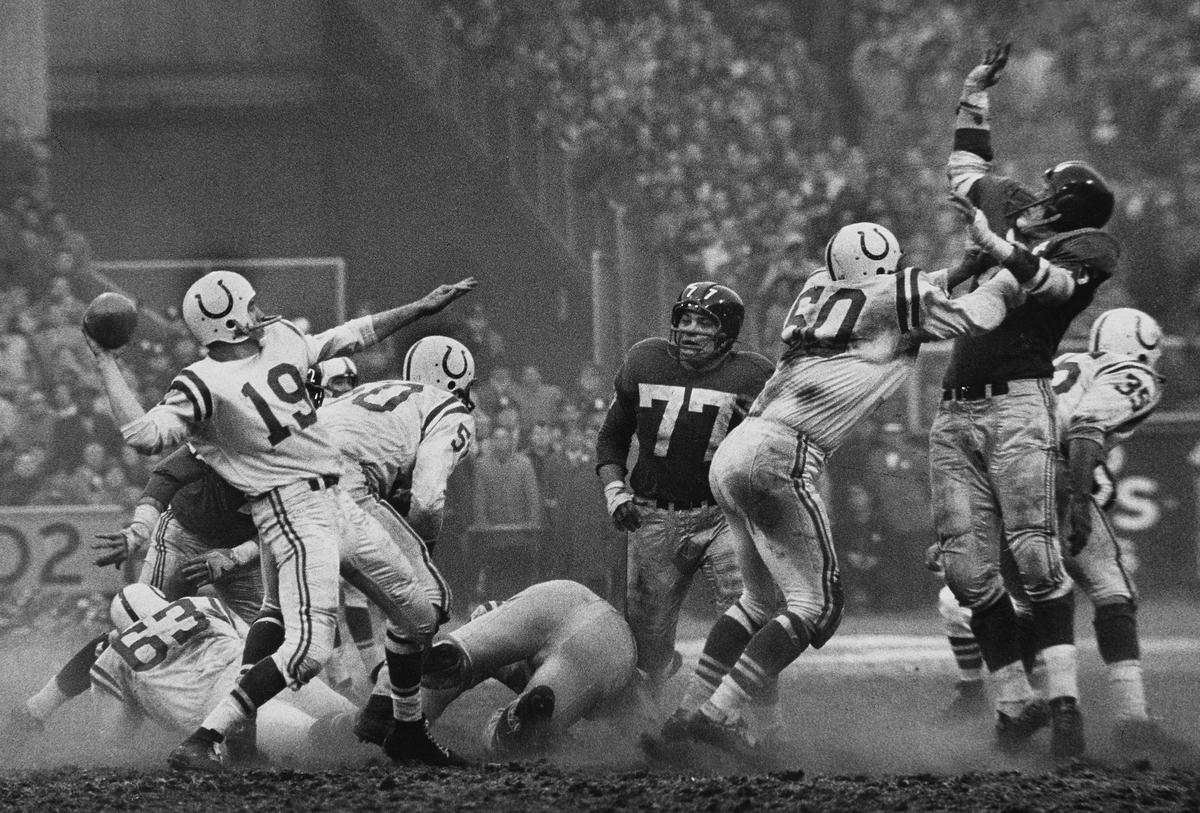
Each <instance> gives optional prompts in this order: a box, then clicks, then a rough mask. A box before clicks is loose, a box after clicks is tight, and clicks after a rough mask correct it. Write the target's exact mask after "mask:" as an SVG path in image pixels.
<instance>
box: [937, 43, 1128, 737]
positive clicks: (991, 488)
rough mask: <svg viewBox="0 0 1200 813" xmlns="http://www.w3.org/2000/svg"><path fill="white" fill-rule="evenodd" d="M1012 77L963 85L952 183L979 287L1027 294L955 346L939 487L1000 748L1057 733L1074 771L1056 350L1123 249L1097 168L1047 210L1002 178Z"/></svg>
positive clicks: (1069, 182) (991, 62)
mask: <svg viewBox="0 0 1200 813" xmlns="http://www.w3.org/2000/svg"><path fill="white" fill-rule="evenodd" d="M1007 61H1008V46H1007V45H1005V46H1003V47H1000V48H997V49H993V50H991V51H989V52H988V54H987V55H986V57H985V59H984V61H983V63H981V64H980V65H978V66H977V67H975V68H974V69H973V70H972V71H971V72H970V73H969V74H968V76H967V79H966V81H965V83H964V85H963V93H962V99H961V101H960V103H959V108H958V118H957V121H956V125H955V128H956V129H955V132H954V151H953V152H952V153H951V155H950V162H949V168H948V170H949V178H950V186H951V189H952V191H953V192H954V193H956V194H960V195H963V196H965V197H966V198H967V199H968V200H970V201H971V202H972V203H974V204H975V205H976V206H977V207H978V211H977V212H976V216H975V219H974V221H973V223H972V224H971V227H970V228H971V232H972V237H973V238H974V239H975V241H976V243H977V244H978V245H979V246H980V247H982V248H983V249H984V253H983V254H982V255H981V258H980V265H982V266H985V267H986V266H994V267H992V268H990V269H988V270H987V271H985V272H983V275H982V276H980V277H979V279H986V278H988V277H990V276H992V275H994V276H995V277H996V278H998V279H999V278H1009V279H1015V281H1016V282H1018V283H1020V284H1021V285H1022V288H1023V293H1022V297H1021V301H1020V303H1019V304H1018V305H1017V307H1015V308H1014V309H1013V310H1012V311H1011V313H1009V315H1008V316H1007V318H1005V320H1004V322H1003V323H1002V324H1001V325H1000V326H999V327H998V328H997V329H996V330H995V331H993V332H991V333H989V334H987V335H984V336H978V337H968V338H963V339H959V340H957V341H956V342H955V343H954V348H953V350H952V352H951V356H950V365H949V367H948V369H947V371H946V375H945V379H944V380H943V382H942V384H943V394H942V401H941V404H940V405H939V408H938V412H937V415H936V417H935V418H934V422H933V427H932V429H931V432H930V479H931V485H932V495H933V512H934V525H935V527H936V529H937V535H938V541H939V545H940V550H941V562H942V567H943V568H944V571H945V576H946V583H947V585H948V586H949V587H950V589H951V591H953V593H954V595H955V597H956V598H957V599H958V601H959V603H961V604H962V605H963V606H964V607H966V608H968V609H970V610H971V611H972V615H971V627H972V629H973V630H974V633H975V637H976V639H978V641H979V646H980V649H981V651H982V654H983V660H984V663H985V664H986V665H987V668H988V670H989V671H990V672H991V673H992V674H994V675H995V676H996V677H997V680H998V692H997V698H996V700H997V702H996V711H997V718H996V721H997V722H996V738H997V744H998V746H999V747H1000V748H1001V749H1003V750H1014V749H1017V748H1019V747H1021V745H1022V744H1023V743H1024V742H1025V741H1027V740H1028V739H1029V738H1030V737H1031V736H1032V735H1033V734H1034V732H1036V731H1037V730H1038V729H1039V728H1042V727H1043V726H1045V725H1046V724H1047V723H1052V725H1053V734H1052V738H1051V752H1052V753H1053V755H1055V756H1056V757H1064V758H1066V757H1073V756H1077V755H1079V754H1081V753H1082V752H1083V751H1084V739H1083V721H1082V717H1081V715H1080V711H1079V707H1078V705H1077V702H1076V698H1077V697H1078V687H1077V678H1076V673H1077V665H1076V661H1077V655H1076V649H1075V632H1074V604H1073V600H1072V594H1071V588H1072V584H1071V579H1070V577H1069V576H1068V575H1067V573H1066V571H1065V570H1064V568H1063V562H1062V555H1061V552H1060V548H1059V543H1058V538H1057V532H1056V527H1055V525H1056V517H1055V513H1056V509H1055V489H1054V479H1055V464H1056V454H1055V447H1056V445H1057V438H1056V437H1055V422H1054V398H1055V396H1054V392H1053V387H1052V383H1051V378H1052V376H1053V375H1054V357H1055V356H1056V355H1057V353H1058V344H1059V341H1060V340H1061V339H1062V337H1063V334H1064V333H1065V332H1066V330H1067V327H1068V326H1069V325H1070V323H1071V320H1073V319H1074V318H1075V317H1076V316H1077V315H1078V314H1079V313H1081V312H1082V311H1083V310H1084V309H1085V308H1086V307H1087V306H1088V305H1089V304H1091V302H1092V298H1093V296H1094V295H1095V292H1096V289H1097V287H1099V285H1100V284H1101V283H1103V282H1104V280H1106V279H1108V277H1109V276H1111V275H1112V273H1113V271H1114V269H1115V267H1116V262H1117V255H1118V248H1117V244H1116V242H1115V241H1114V240H1113V238H1112V237H1111V236H1109V235H1108V234H1106V233H1105V232H1103V231H1101V227H1103V226H1104V224H1105V223H1106V222H1107V220H1108V218H1109V215H1111V213H1112V210H1113V195H1112V192H1111V191H1110V190H1109V188H1108V186H1107V184H1106V183H1105V182H1104V179H1103V178H1101V177H1100V174H1099V173H1097V172H1096V171H1095V170H1094V169H1092V168H1091V167H1089V166H1087V165H1086V164H1084V163H1082V162H1078V161H1068V162H1065V163H1062V164H1058V165H1056V166H1054V167H1052V168H1051V169H1049V170H1047V172H1046V188H1045V189H1044V190H1043V192H1042V193H1041V194H1037V195H1035V194H1033V193H1031V192H1029V191H1027V190H1025V189H1023V188H1022V187H1021V186H1020V185H1019V184H1017V183H1016V182H1015V181H1013V180H1012V179H1011V178H1005V177H1001V176H997V175H994V174H993V173H992V171H991V160H992V157H993V152H992V144H991V135H990V124H989V120H988V93H987V88H988V87H990V86H991V85H993V84H994V83H995V82H996V80H997V78H998V77H999V75H1000V72H1001V71H1002V70H1003V68H1004V66H1005V64H1006V63H1007ZM1000 235H1005V237H1006V238H1007V239H1005V237H1001V236H1000ZM1002 573H1004V574H1005V575H1003V576H1002ZM1006 578H1007V579H1008V580H1009V581H1010V582H1013V584H1012V589H1013V590H1017V591H1020V592H1022V593H1023V594H1024V595H1025V596H1027V597H1028V599H1029V606H1030V612H1031V615H1032V623H1033V625H1034V627H1035V628H1036V630H1037V633H1036V634H1037V641H1038V645H1039V647H1040V649H1041V655H1042V657H1043V658H1044V660H1045V663H1046V672H1047V683H1048V694H1049V697H1050V702H1049V707H1048V706H1047V704H1046V703H1045V702H1044V701H1042V700H1041V699H1040V698H1038V697H1037V696H1036V694H1035V693H1034V691H1033V689H1032V688H1031V686H1030V684H1029V681H1028V679H1027V678H1026V675H1025V669H1024V666H1023V664H1022V660H1021V648H1020V637H1019V634H1018V625H1017V618H1016V614H1015V611H1014V609H1013V604H1012V600H1011V599H1010V597H1009V593H1008V590H1007V589H1006V584H1005V581H1006Z"/></svg>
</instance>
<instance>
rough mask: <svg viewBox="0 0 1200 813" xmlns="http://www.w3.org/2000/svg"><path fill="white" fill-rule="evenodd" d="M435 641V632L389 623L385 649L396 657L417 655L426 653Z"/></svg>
mask: <svg viewBox="0 0 1200 813" xmlns="http://www.w3.org/2000/svg"><path fill="white" fill-rule="evenodd" d="M432 640H433V631H432V629H431V630H428V631H421V630H418V629H415V628H413V627H411V626H409V625H399V624H393V623H389V624H388V626H387V633H386V634H385V635H384V649H386V650H387V651H388V652H391V653H393V654H396V655H415V654H417V653H419V652H424V651H425V649H426V648H427V647H428V646H429V644H430V642H431V641H432Z"/></svg>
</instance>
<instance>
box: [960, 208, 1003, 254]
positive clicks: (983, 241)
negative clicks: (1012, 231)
mask: <svg viewBox="0 0 1200 813" xmlns="http://www.w3.org/2000/svg"><path fill="white" fill-rule="evenodd" d="M967 230H968V231H970V233H971V239H972V240H973V241H974V242H975V245H977V246H979V247H980V248H981V249H983V250H984V251H986V252H987V253H988V254H990V255H992V257H994V258H995V259H996V261H997V262H1004V261H1005V260H1007V259H1008V258H1009V256H1010V255H1011V254H1012V253H1013V245H1012V243H1010V242H1008V241H1007V240H1005V239H1004V238H1003V237H1001V236H1000V235H998V234H996V233H995V232H994V231H992V229H991V227H990V226H989V225H988V222H987V216H986V215H984V213H983V212H981V211H980V210H978V209H976V210H975V219H974V220H973V221H972V222H971V223H970V224H968V226H967Z"/></svg>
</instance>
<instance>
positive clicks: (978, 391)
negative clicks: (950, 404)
mask: <svg viewBox="0 0 1200 813" xmlns="http://www.w3.org/2000/svg"><path fill="white" fill-rule="evenodd" d="M993 395H1008V382H1007V381H997V382H996V383H994V384H967V385H965V386H962V387H945V388H943V389H942V400H943V401H980V400H983V399H984V398H991V397H992V396H993Z"/></svg>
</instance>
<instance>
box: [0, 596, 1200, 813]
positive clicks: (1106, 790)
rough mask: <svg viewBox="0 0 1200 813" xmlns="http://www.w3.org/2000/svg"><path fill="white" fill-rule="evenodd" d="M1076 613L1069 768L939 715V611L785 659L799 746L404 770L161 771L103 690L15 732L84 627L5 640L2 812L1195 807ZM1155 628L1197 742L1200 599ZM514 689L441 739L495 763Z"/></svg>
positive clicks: (605, 731)
mask: <svg viewBox="0 0 1200 813" xmlns="http://www.w3.org/2000/svg"><path fill="white" fill-rule="evenodd" d="M1079 615H1080V619H1079V632H1080V640H1081V653H1080V661H1081V696H1082V705H1083V708H1084V713H1085V717H1086V725H1087V737H1088V745H1089V754H1088V757H1087V758H1086V759H1085V760H1079V761H1075V762H1073V763H1070V764H1067V765H1055V764H1054V763H1053V762H1052V761H1051V760H1050V758H1049V757H1048V755H1047V754H1046V747H1047V743H1046V736H1047V735H1045V734H1039V735H1038V738H1036V739H1035V741H1034V745H1033V747H1032V748H1031V749H1030V752H1029V753H1027V754H1024V755H1022V756H1021V757H1019V758H1005V757H1003V756H1001V755H1000V754H998V753H997V752H996V751H995V750H994V749H993V747H992V744H991V722H990V720H988V719H986V718H983V719H980V720H978V721H976V722H970V723H968V724H964V725H959V726H955V727H945V726H943V725H940V724H938V722H937V717H936V715H937V710H938V709H939V708H940V707H941V706H943V705H945V703H946V702H947V701H948V700H949V692H950V689H951V687H952V685H953V682H954V679H955V677H954V665H953V660H952V659H951V658H950V656H949V654H948V651H942V650H941V649H940V648H939V645H938V644H939V642H938V640H937V635H938V634H939V630H938V625H937V620H936V617H934V616H933V611H932V608H931V610H930V613H929V614H928V615H923V614H910V615H907V616H888V617H880V616H863V617H854V616H851V617H849V618H847V620H846V622H845V624H844V626H843V629H842V630H841V631H840V632H839V634H838V637H835V639H834V641H833V642H831V643H830V645H829V646H827V647H826V649H825V650H823V651H822V652H818V653H806V654H805V656H803V658H802V659H801V661H800V662H798V663H797V664H795V665H793V667H791V668H789V669H788V670H787V671H786V672H785V673H784V676H783V680H782V682H781V698H782V701H783V709H784V715H785V721H786V723H787V725H786V726H785V731H786V733H787V737H788V744H787V745H786V746H781V747H779V748H777V749H775V751H774V752H773V753H772V755H771V757H772V758H771V762H770V764H765V763H764V764H759V765H745V764H735V763H730V762H729V761H728V760H725V759H723V758H718V757H717V756H716V755H702V758H701V759H699V760H697V761H694V762H692V763H689V764H687V765H686V766H663V765H658V764H651V763H649V762H648V761H647V760H646V758H645V757H644V756H643V755H642V753H641V752H640V750H639V749H638V747H637V745H636V732H634V731H630V730H625V729H621V728H618V727H615V726H613V725H611V724H608V723H603V722H584V723H581V724H580V725H578V726H577V727H576V728H575V730H574V732H573V734H574V736H573V738H572V739H571V741H570V742H568V743H566V744H565V745H564V747H563V749H562V750H561V751H560V752H558V753H556V754H555V755H554V756H553V757H552V758H550V759H546V760H539V761H533V762H526V763H505V764H496V763H490V764H489V763H484V762H477V763H476V764H475V765H473V766H472V767H470V768H467V769H465V770H455V771H451V770H434V769H413V768H395V767H392V766H390V765H385V764H384V763H383V762H382V761H381V760H380V759H379V757H378V751H377V750H376V749H372V748H369V747H366V746H360V745H356V744H350V743H341V744H337V745H333V744H330V743H324V744H323V745H324V747H323V748H322V753H321V754H320V755H315V754H314V755H313V756H312V757H311V758H310V759H308V760H305V761H303V762H299V763H296V764H292V765H279V766H276V767H274V768H273V769H271V770H260V771H239V770H230V771H228V772H227V773H225V774H223V775H221V776H218V777H193V776H185V775H180V774H176V773H173V772H170V771H169V770H167V768H166V767H165V755H166V753H167V752H168V751H169V750H170V749H171V748H172V747H173V746H174V745H175V744H176V743H177V742H178V740H179V736H178V735H177V734H174V733H170V732H164V731H161V730H158V729H156V728H154V727H152V726H150V727H148V728H147V729H145V730H144V731H142V732H141V734H140V735H139V736H138V737H137V738H136V739H135V740H134V741H131V742H125V743H117V744H114V743H111V742H109V741H108V740H106V739H105V737H104V736H103V733H102V732H100V731H97V730H96V720H97V715H96V703H98V702H99V701H98V700H97V699H96V698H93V697H90V696H85V697H83V698H80V699H78V700H76V701H75V702H74V703H73V704H72V705H71V706H69V707H68V708H66V709H63V710H62V711H61V712H60V713H59V715H58V716H57V717H56V718H55V719H54V720H52V721H51V723H50V725H49V726H48V727H47V729H46V731H44V732H43V733H41V734H39V735H36V736H34V737H32V738H28V739H22V738H19V737H17V736H15V734H14V732H12V731H10V730H8V729H7V725H8V723H7V713H6V711H7V709H8V708H10V707H11V706H12V705H13V704H14V703H15V702H17V701H18V700H19V699H20V698H22V697H24V696H26V695H27V694H29V693H31V692H33V691H34V690H36V689H37V688H38V687H39V686H40V685H41V683H42V682H43V681H44V680H46V679H47V678H48V677H49V676H50V675H52V674H53V672H54V670H55V668H56V666H57V665H58V663H60V662H61V660H62V659H63V658H64V657H66V656H67V655H68V654H69V653H70V652H71V651H72V649H73V647H74V646H77V645H78V643H79V642H80V641H82V640H83V638H82V637H78V636H73V635H71V634H62V635H59V636H57V639H56V640H47V639H46V636H45V635H39V634H37V633H31V634H27V635H17V636H9V637H8V638H7V639H6V641H5V642H4V643H5V648H4V651H5V657H4V658H3V660H2V661H0V704H2V705H0V711H2V712H5V713H3V715H2V716H0V732H2V733H0V765H2V768H0V811H6V810H19V811H22V813H26V812H27V811H31V810H56V811H76V810H87V811H94V810H146V811H162V810H187V811H190V810H197V811H205V813H221V811H233V810H239V811H241V810H266V811H292V810H330V811H333V810H337V811H359V810H364V811H365V810H420V811H427V810H428V811H442V810H455V811H481V812H482V813H502V812H503V811H510V810H511V811H517V810H521V811H525V810H530V811H539V810H547V811H555V812H556V813H562V811H568V810H583V811H620V810H646V811H661V812H662V813H673V812H674V811H688V812H689V813H693V812H694V811H709V810H713V811H717V810H720V811H725V810H730V811H757V810H789V811H867V810H909V811H918V810H950V811H1008V813H1017V812H1018V811H1056V810H1079V811H1133V810H1138V811H1140V810H1189V811H1200V765H1192V764H1186V762H1185V761H1184V760H1181V759H1177V758H1176V759H1172V758H1169V757H1167V758H1158V759H1157V760H1154V761H1148V760H1134V761H1130V760H1129V759H1127V758H1123V757H1122V756H1121V755H1119V754H1118V753H1117V752H1116V751H1115V749H1114V748H1113V747H1112V745H1111V744H1110V743H1109V741H1108V728H1109V722H1110V721H1109V718H1108V715H1107V714H1106V711H1105V705H1106V696H1107V695H1106V694H1105V690H1106V686H1105V684H1104V676H1103V672H1102V670H1101V664H1100V661H1099V657H1098V655H1097V654H1096V652H1095V648H1094V645H1092V644H1091V634H1090V629H1089V627H1090V621H1091V613H1090V610H1088V609H1087V608H1086V607H1081V611H1080V613H1079ZM1142 622H1143V623H1142V626H1143V629H1144V643H1145V648H1146V652H1145V655H1144V658H1143V660H1144V661H1145V665H1146V676H1147V685H1148V694H1149V699H1150V702H1151V705H1152V708H1153V710H1154V712H1155V713H1156V714H1157V715H1158V716H1159V717H1161V718H1162V719H1163V721H1164V722H1165V723H1166V724H1167V726H1168V727H1169V728H1170V729H1171V731H1173V732H1174V733H1176V734H1179V735H1183V736H1188V737H1191V738H1193V739H1195V740H1197V741H1200V710H1198V709H1197V706H1196V698H1197V697H1198V696H1200V695H1198V692H1197V690H1198V689H1200V657H1198V656H1200V642H1198V641H1197V636H1196V632H1195V631H1196V630H1197V629H1198V627H1197V622H1200V610H1198V609H1197V607H1196V606H1195V603H1194V602H1192V601H1190V600H1176V601H1170V602H1162V603H1158V604H1154V605H1151V606H1148V607H1146V608H1144V609H1143V612H1142ZM703 631H704V622H703V621H695V620H694V621H690V622H689V623H688V624H685V627H684V630H683V637H684V638H685V639H691V646H692V647H693V648H694V647H695V645H696V643H695V639H696V638H698V637H699V636H700V635H702V634H703ZM885 636H886V637H885ZM897 636H898V637H897ZM76 637H78V640H76ZM839 639H840V640H841V643H840V645H839ZM686 642H687V641H685V643H686ZM681 648H683V649H687V647H681ZM681 688H682V677H680V678H677V679H676V680H675V681H673V682H672V684H671V685H670V686H669V687H668V692H667V696H665V697H664V699H663V704H664V710H665V709H667V708H669V707H670V704H671V701H672V700H673V697H672V696H671V694H672V693H674V692H678V691H679V690H680V689H681ZM510 696H511V695H509V694H508V692H507V690H506V689H504V688H503V687H500V686H498V685H497V684H485V685H484V686H482V687H480V689H478V690H476V691H475V692H473V693H472V694H470V695H467V696H464V697H463V698H460V700H459V701H458V702H457V703H455V704H454V705H453V706H451V707H450V709H449V710H448V712H447V714H446V716H445V717H443V718H442V720H441V721H440V722H439V723H438V726H437V727H436V729H435V732H436V734H437V736H438V737H439V739H441V740H442V741H443V742H445V743H447V744H449V745H451V746H453V747H455V748H456V749H458V750H460V751H461V752H463V753H464V754H465V755H466V756H468V757H472V758H474V759H476V760H479V759H481V757H482V754H481V749H480V740H481V737H480V731H481V728H482V725H483V723H484V721H485V720H486V718H487V716H488V714H489V713H490V712H491V710H493V709H494V708H496V707H498V706H500V705H502V704H503V703H505V702H507V698H508V697H510ZM1173 763H1174V764H1173Z"/></svg>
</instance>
